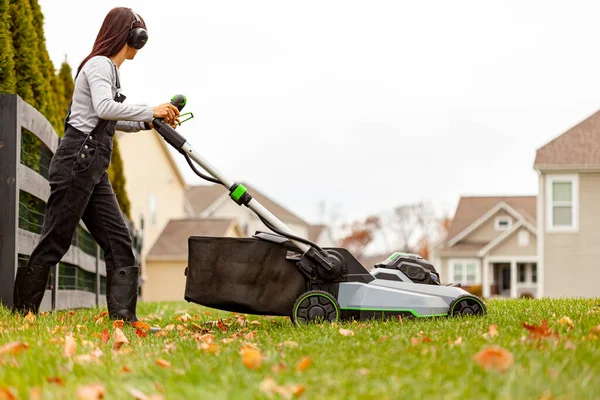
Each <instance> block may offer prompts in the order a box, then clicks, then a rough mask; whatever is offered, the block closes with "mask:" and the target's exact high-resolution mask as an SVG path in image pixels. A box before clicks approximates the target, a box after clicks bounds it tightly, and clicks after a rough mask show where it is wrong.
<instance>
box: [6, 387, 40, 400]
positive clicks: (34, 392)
mask: <svg viewBox="0 0 600 400" xmlns="http://www.w3.org/2000/svg"><path fill="white" fill-rule="evenodd" d="M2 398H3V397H2V395H0V399H2ZM29 400H42V390H41V389H40V388H39V387H37V386H34V387H33V388H31V392H29Z"/></svg>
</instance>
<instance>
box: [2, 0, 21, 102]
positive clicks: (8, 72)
mask: <svg viewBox="0 0 600 400" xmlns="http://www.w3.org/2000/svg"><path fill="white" fill-rule="evenodd" d="M10 21H11V13H10V7H9V4H8V0H0V93H14V92H15V90H16V83H17V80H16V76H15V62H14V56H15V54H14V49H13V43H12V35H11V32H10Z"/></svg>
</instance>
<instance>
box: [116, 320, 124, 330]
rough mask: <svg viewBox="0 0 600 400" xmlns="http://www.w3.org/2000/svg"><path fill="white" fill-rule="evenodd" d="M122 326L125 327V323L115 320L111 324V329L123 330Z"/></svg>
mask: <svg viewBox="0 0 600 400" xmlns="http://www.w3.org/2000/svg"><path fill="white" fill-rule="evenodd" d="M123 325H125V322H124V321H123V320H122V319H117V320H116V321H114V322H113V329H117V328H119V329H123Z"/></svg>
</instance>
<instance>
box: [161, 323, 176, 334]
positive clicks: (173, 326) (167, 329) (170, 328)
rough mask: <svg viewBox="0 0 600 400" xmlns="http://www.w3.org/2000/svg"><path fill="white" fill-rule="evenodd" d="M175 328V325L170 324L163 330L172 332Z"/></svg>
mask: <svg viewBox="0 0 600 400" xmlns="http://www.w3.org/2000/svg"><path fill="white" fill-rule="evenodd" d="M174 328H175V324H169V325H167V326H165V328H164V329H163V330H164V331H166V332H170V331H172V330H173V329H174Z"/></svg>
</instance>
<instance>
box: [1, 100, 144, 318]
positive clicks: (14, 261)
mask: <svg viewBox="0 0 600 400" xmlns="http://www.w3.org/2000/svg"><path fill="white" fill-rule="evenodd" d="M59 141H60V137H59V136H58V135H57V134H56V132H55V131H54V129H53V128H52V125H51V124H50V122H48V121H47V120H46V118H44V116H43V115H42V114H40V112H39V111H37V110H36V109H35V108H33V107H32V106H30V105H29V104H28V103H26V102H25V101H23V100H22V99H21V98H20V97H19V96H17V95H14V94H13V95H7V94H0V301H1V302H2V304H3V305H5V306H10V305H12V299H13V284H14V279H15V275H16V271H17V267H18V266H21V265H25V264H26V263H27V260H28V258H29V255H30V254H31V252H32V251H33V248H34V247H35V245H36V244H37V243H38V241H39V234H40V232H41V229H42V225H43V221H44V209H45V205H46V201H47V200H48V197H49V195H50V185H49V184H48V167H49V166H50V161H51V160H52V156H53V155H54V152H55V151H56V148H57V147H58V144H59ZM126 220H127V219H126ZM128 224H129V228H130V231H131V233H132V235H133V242H134V247H135V249H134V251H135V252H136V253H137V254H136V257H138V259H139V253H140V251H141V246H142V243H141V234H140V233H139V232H138V231H137V230H135V228H134V227H133V224H131V222H129V221H128ZM105 304H106V265H105V263H104V254H103V252H102V250H101V249H100V247H99V246H98V244H97V243H96V242H95V240H94V238H93V237H92V235H91V234H90V233H89V232H88V230H87V229H86V227H85V225H84V224H83V223H82V222H80V224H79V226H78V228H77V230H76V232H75V234H74V235H73V239H72V241H71V247H70V248H69V251H68V252H67V254H65V256H64V257H63V259H62V261H61V262H60V263H59V264H58V265H57V266H55V267H53V268H52V271H51V275H50V279H49V282H48V287H47V290H46V294H45V296H44V300H43V301H42V305H41V310H54V309H67V308H83V307H93V306H103V305H105Z"/></svg>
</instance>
